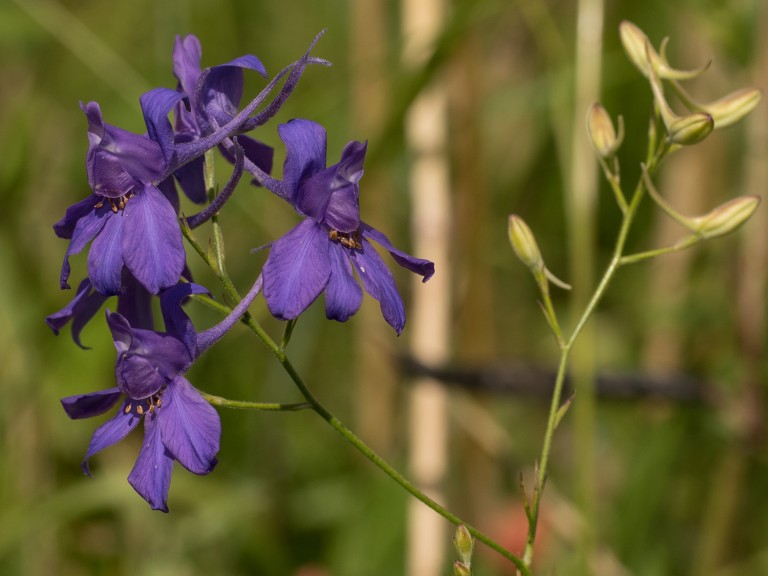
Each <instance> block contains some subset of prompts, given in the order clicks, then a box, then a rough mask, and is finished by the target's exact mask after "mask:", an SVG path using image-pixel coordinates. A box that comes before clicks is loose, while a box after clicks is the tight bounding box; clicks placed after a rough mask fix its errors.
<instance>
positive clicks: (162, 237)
mask: <svg viewBox="0 0 768 576" xmlns="http://www.w3.org/2000/svg"><path fill="white" fill-rule="evenodd" d="M319 38H320V35H318V36H317V37H316V38H315V40H314V41H313V42H312V44H311V45H310V47H309V49H308V50H307V52H306V53H305V54H304V55H303V56H302V57H301V58H300V59H299V60H297V61H296V62H294V63H293V64H291V65H290V66H288V67H286V68H285V69H283V70H282V71H281V72H280V73H279V74H277V76H275V78H273V79H272V80H271V81H270V82H269V84H268V85H267V86H266V87H265V88H264V89H263V90H262V91H261V92H260V93H259V95H258V96H257V97H256V98H254V99H253V100H252V101H251V102H250V103H249V104H248V105H247V106H246V107H245V108H243V109H242V110H241V111H240V112H237V114H235V115H234V116H231V115H229V114H234V112H235V111H236V110H235V109H234V106H235V104H236V101H239V99H240V95H239V92H240V88H238V86H241V85H240V84H238V81H237V79H236V78H235V76H236V74H235V75H233V74H232V73H231V72H226V70H228V69H230V68H232V69H236V70H239V68H238V67H240V68H242V67H243V66H246V67H248V66H256V63H255V62H254V61H252V60H248V58H249V57H244V58H245V60H244V61H242V62H241V61H240V60H241V59H237V60H234V61H233V62H231V63H230V64H229V65H225V66H224V67H216V68H208V69H206V70H203V71H202V72H201V74H200V77H199V78H198V82H197V85H198V87H208V89H207V92H206V94H203V95H202V96H201V95H200V94H198V96H197V97H199V98H200V100H201V102H206V103H209V104H208V105H207V108H206V110H208V111H209V112H210V113H211V114H213V116H211V117H206V116H205V115H200V114H196V115H195V117H194V118H195V120H196V121H199V120H200V119H201V118H207V122H208V124H207V128H205V129H201V128H200V127H199V124H198V129H199V130H200V134H199V135H198V137H195V138H193V139H192V140H188V141H177V140H176V137H175V134H174V130H173V127H172V126H171V123H170V121H169V119H168V114H169V112H170V111H171V110H172V109H173V107H174V106H176V105H177V104H178V103H179V102H180V101H181V100H182V99H183V98H184V97H185V94H184V93H181V92H177V91H175V90H169V89H166V88H155V89H153V90H150V91H149V92H147V93H145V94H144V95H142V96H141V98H140V102H141V108H142V112H143V115H144V121H145V123H146V126H147V133H148V134H147V135H146V136H144V135H139V134H134V133H131V132H128V131H125V130H122V129H121V128H118V127H116V126H112V125H110V124H106V123H104V121H103V119H102V116H101V110H100V108H99V106H98V104H96V103H95V102H91V103H90V104H88V105H87V106H83V111H84V112H85V114H86V117H87V118H88V124H89V128H88V138H89V142H90V145H89V149H88V157H87V164H86V166H87V172H88V181H89V183H90V185H91V189H92V191H93V194H91V195H90V196H89V197H88V198H86V199H85V200H82V201H80V202H78V203H77V204H75V205H73V206H70V207H69V208H68V209H67V211H66V214H65V215H64V217H63V218H62V219H61V220H60V221H59V222H57V223H56V224H55V225H54V230H55V231H56V234H57V235H58V236H59V237H61V238H65V239H68V240H69V241H70V243H69V247H68V248H67V252H66V254H65V256H64V262H63V264H62V269H61V278H60V284H61V287H62V288H69V284H67V280H68V279H69V274H70V265H69V257H70V256H71V255H73V254H77V253H78V252H80V251H82V250H83V249H84V248H85V247H86V246H87V245H88V243H89V242H91V241H93V242H92V244H91V248H90V251H89V254H88V277H89V279H90V281H91V283H92V285H93V287H94V289H95V290H96V291H98V292H99V293H100V294H102V295H113V294H118V293H119V292H120V279H121V276H122V273H123V269H124V267H125V268H127V269H128V270H129V271H130V272H131V274H133V276H134V277H135V278H136V279H137V280H138V281H139V282H140V283H141V284H142V285H143V286H144V287H145V288H146V289H147V290H148V291H149V292H150V293H152V294H157V293H159V292H160V291H161V290H162V289H164V288H167V287H170V286H173V285H174V284H175V283H176V282H177V281H178V279H179V276H180V274H181V271H182V270H183V268H184V248H183V245H182V241H181V231H180V228H179V225H178V222H177V220H176V210H177V208H178V198H177V197H176V191H175V189H174V188H173V183H172V181H170V180H169V179H168V178H169V176H171V175H173V174H174V173H177V172H178V171H179V170H182V169H183V167H185V166H186V165H188V164H189V163H191V162H194V161H196V160H197V159H199V158H200V157H201V156H203V155H204V154H205V152H206V151H207V150H210V149H211V148H213V147H214V146H217V145H219V144H221V143H222V142H223V141H224V140H227V149H228V151H231V153H232V155H233V156H236V155H237V154H240V152H239V150H240V148H237V149H236V147H237V144H236V143H235V142H234V141H233V140H231V139H232V138H233V137H234V136H236V135H238V134H240V133H242V132H246V131H249V130H252V129H253V128H255V127H257V126H260V125H261V124H263V123H264V122H266V121H267V120H269V119H270V118H272V117H273V116H274V114H275V113H276V112H277V110H278V109H279V108H280V106H281V105H282V104H283V102H285V99H286V98H287V97H288V96H289V95H290V94H291V92H292V91H293V89H294V88H295V86H296V84H297V83H298V81H299V79H300V77H301V75H302V73H303V71H304V69H305V68H306V66H307V65H308V64H327V62H326V61H325V60H322V59H319V58H314V57H311V56H310V54H309V53H310V50H312V48H313V47H314V45H315V43H316V42H317V40H318V39H319ZM250 58H252V57H250ZM256 62H258V61H256ZM193 68H194V67H192V66H189V65H181V64H180V71H179V74H180V75H182V76H183V77H184V78H185V80H184V81H185V82H187V81H188V80H189V78H190V77H191V76H192V75H193V74H194V69H193ZM211 75H212V76H213V79H212V80H211V81H208V78H209V77H211ZM284 77H286V80H285V83H284V84H283V86H282V88H281V89H280V91H279V93H278V94H277V95H276V96H275V97H274V98H273V99H272V101H271V102H269V103H268V104H267V105H266V106H265V107H264V109H263V110H261V111H260V112H258V113H256V114H255V115H253V116H251V115H252V114H254V112H256V110H257V109H258V108H259V107H260V106H261V105H262V104H264V103H265V102H266V100H267V97H268V96H269V95H270V93H271V92H272V91H273V90H274V89H275V87H276V86H277V85H278V83H279V82H280V81H281V80H282V79H283V78H284ZM217 78H218V80H217ZM209 98H210V99H211V102H212V101H216V102H217V104H216V105H214V104H213V103H210V102H209ZM225 112H226V114H225ZM227 118H229V121H227V122H226V123H225V124H223V125H220V123H219V122H220V121H225V120H226V119H227ZM181 140H184V139H183V138H182V139H181ZM245 162H246V163H245V166H246V167H247V168H249V169H252V170H253V171H256V172H261V169H260V168H259V167H258V166H257V165H255V164H254V163H253V162H251V161H249V160H246V161H245ZM231 189H234V186H232V187H231ZM230 193H231V192H230ZM223 201H224V199H221V200H220V201H219V203H220V204H221V203H223ZM199 220H201V219H199Z"/></svg>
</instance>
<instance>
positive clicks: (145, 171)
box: [83, 102, 165, 198]
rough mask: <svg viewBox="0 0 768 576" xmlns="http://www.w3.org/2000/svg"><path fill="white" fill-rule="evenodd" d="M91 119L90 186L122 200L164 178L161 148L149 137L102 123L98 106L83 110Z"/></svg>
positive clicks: (87, 164)
mask: <svg viewBox="0 0 768 576" xmlns="http://www.w3.org/2000/svg"><path fill="white" fill-rule="evenodd" d="M83 111H84V112H85V114H86V117H87V118H88V139H89V141H90V147H89V149H88V156H87V160H86V169H87V172H88V182H89V183H90V185H91V188H92V189H93V191H94V192H95V193H97V194H100V195H102V196H107V197H110V198H118V197H120V196H124V195H125V194H127V193H128V192H131V191H132V190H133V189H134V188H135V187H136V186H137V184H138V183H140V182H150V181H153V180H155V179H159V177H160V176H161V175H162V174H163V172H164V170H165V162H163V158H162V156H161V154H160V152H161V150H160V147H159V145H158V144H157V143H156V142H154V141H153V140H152V139H150V138H148V137H147V136H143V135H140V134H134V133H133V132H128V131H127V130H123V129H122V128H118V127H117V126H112V125H111V124H107V123H105V122H104V121H103V120H102V117H101V109H100V108H99V106H98V104H96V103H95V102H90V103H89V104H88V105H87V106H84V107H83Z"/></svg>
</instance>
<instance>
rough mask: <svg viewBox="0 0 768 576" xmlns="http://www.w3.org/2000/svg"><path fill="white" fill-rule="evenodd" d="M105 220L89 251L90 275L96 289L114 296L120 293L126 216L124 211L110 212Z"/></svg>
mask: <svg viewBox="0 0 768 576" xmlns="http://www.w3.org/2000/svg"><path fill="white" fill-rule="evenodd" d="M104 220H106V223H105V224H104V227H103V228H102V229H101V232H99V234H98V236H96V238H95V240H94V241H93V244H91V249H90V250H89V251H88V277H89V278H90V279H91V282H92V283H93V287H94V288H96V290H98V291H99V292H101V293H102V294H104V295H105V296H112V295H115V294H119V293H120V276H121V273H122V269H123V249H122V246H123V224H124V223H125V217H124V214H123V213H122V212H118V213H116V214H112V213H111V212H109V213H108V214H107V216H106V218H104Z"/></svg>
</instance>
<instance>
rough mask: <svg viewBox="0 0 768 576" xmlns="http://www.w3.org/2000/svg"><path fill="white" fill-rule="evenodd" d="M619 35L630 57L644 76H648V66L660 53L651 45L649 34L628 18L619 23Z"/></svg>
mask: <svg viewBox="0 0 768 576" xmlns="http://www.w3.org/2000/svg"><path fill="white" fill-rule="evenodd" d="M619 36H620V37H621V43H622V44H623V45H624V51H625V52H626V53H627V56H629V59H630V60H631V61H632V63H633V64H634V65H635V66H637V68H638V70H640V72H642V74H643V75H644V76H647V75H648V66H649V65H651V64H652V62H653V61H656V60H658V54H656V51H655V50H654V49H653V48H652V47H651V45H650V41H649V40H648V36H646V35H645V33H644V32H643V31H642V30H640V28H638V27H637V26H635V25H634V24H632V22H629V21H628V20H623V21H622V22H621V24H619Z"/></svg>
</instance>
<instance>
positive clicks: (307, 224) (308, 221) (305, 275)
mask: <svg viewBox="0 0 768 576" xmlns="http://www.w3.org/2000/svg"><path fill="white" fill-rule="evenodd" d="M278 130H279V133H280V138H281V139H282V140H283V142H284V143H285V145H286V149H287V153H286V159H285V164H284V166H283V181H282V182H277V181H273V182H267V186H268V187H271V188H277V189H276V190H273V191H274V192H276V193H277V194H278V195H280V196H282V197H284V198H286V199H287V200H288V201H289V202H290V203H291V204H292V205H293V206H294V208H295V209H296V210H297V212H299V214H301V215H302V216H303V217H304V220H303V221H302V222H301V223H300V224H299V225H297V226H296V227H295V228H293V229H292V230H291V231H289V232H288V233H287V234H286V235H285V236H283V237H282V238H280V239H279V240H277V241H276V242H274V243H273V244H272V247H271V250H270V253H269V257H268V258H267V262H266V263H265V265H264V270H263V275H264V298H265V299H266V301H267V305H268V306H269V310H270V312H271V313H272V314H273V315H274V316H276V317H277V318H280V319H283V320H290V319H293V318H296V317H297V316H299V314H301V313H302V312H303V311H304V310H306V308H307V307H308V306H309V305H310V304H311V303H312V302H313V301H314V300H315V299H316V298H317V297H318V296H319V295H320V293H321V292H325V313H326V316H327V317H328V318H330V319H333V320H338V321H340V322H344V321H345V320H347V319H348V318H350V317H351V316H352V315H353V314H354V313H355V312H357V310H358V308H359V307H360V304H361V303H362V299H363V292H362V290H361V288H360V286H359V284H358V282H357V280H356V279H355V276H354V274H353V271H354V273H355V274H357V277H358V278H359V279H360V280H361V281H362V284H363V287H364V288H365V291H366V292H368V293H369V294H370V295H371V296H373V297H374V298H376V300H378V301H379V303H380V304H381V312H382V314H383V316H384V319H385V320H386V321H387V322H388V323H389V324H390V325H391V326H392V327H393V328H394V329H395V330H396V331H397V333H398V334H400V332H401V331H402V329H403V326H405V308H404V306H403V301H402V299H401V298H400V293H399V292H398V291H397V286H395V282H394V278H393V277H392V274H391V272H390V271H389V269H388V268H387V266H386V265H385V264H384V262H383V260H382V259H381V257H380V256H379V254H378V252H377V251H376V249H375V248H374V247H373V245H372V244H371V243H370V240H374V241H375V242H377V243H378V244H379V245H381V246H382V247H383V248H385V249H386V250H387V251H389V253H390V254H391V255H392V257H393V258H394V259H395V262H397V263H398V264H400V266H403V267H404V268H407V269H408V270H410V271H412V272H415V273H416V274H420V275H421V276H422V277H423V278H424V282H426V281H427V280H429V278H430V277H431V276H432V274H434V272H435V265H434V264H433V263H432V262H430V261H429V260H422V259H420V258H414V257H413V256H410V255H408V254H406V253H405V252H402V251H400V250H398V249H397V248H395V247H394V246H392V244H391V242H390V241H389V239H388V238H387V237H386V236H385V235H384V234H382V233H381V232H379V231H378V230H376V229H375V228H372V227H371V226H369V225H367V224H366V223H365V222H363V221H362V220H360V205H359V201H358V196H359V188H358V182H359V180H360V178H362V176H363V161H364V159H365V151H366V144H365V143H361V142H350V143H349V144H347V145H346V147H345V148H344V150H343V151H342V153H341V160H340V161H339V162H338V163H337V164H334V165H333V166H330V167H328V168H326V167H325V155H326V132H325V129H324V128H323V127H322V126H320V125H319V124H317V123H315V122H311V121H309V120H301V119H299V120H291V121H290V122H288V123H287V124H282V125H280V126H279V128H278Z"/></svg>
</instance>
